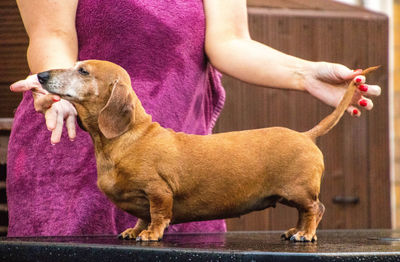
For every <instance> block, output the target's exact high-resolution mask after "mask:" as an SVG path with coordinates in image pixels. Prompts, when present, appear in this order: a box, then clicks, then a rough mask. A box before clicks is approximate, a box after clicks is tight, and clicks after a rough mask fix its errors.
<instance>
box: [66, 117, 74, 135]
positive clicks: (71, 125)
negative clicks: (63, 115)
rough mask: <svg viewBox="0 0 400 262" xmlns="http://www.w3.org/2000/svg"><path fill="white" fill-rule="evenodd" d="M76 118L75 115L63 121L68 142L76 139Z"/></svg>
mask: <svg viewBox="0 0 400 262" xmlns="http://www.w3.org/2000/svg"><path fill="white" fill-rule="evenodd" d="M75 123H76V117H75V115H69V116H68V117H67V119H66V120H65V126H66V127H67V131H68V137H69V140H71V141H74V140H75V138H76V126H75Z"/></svg>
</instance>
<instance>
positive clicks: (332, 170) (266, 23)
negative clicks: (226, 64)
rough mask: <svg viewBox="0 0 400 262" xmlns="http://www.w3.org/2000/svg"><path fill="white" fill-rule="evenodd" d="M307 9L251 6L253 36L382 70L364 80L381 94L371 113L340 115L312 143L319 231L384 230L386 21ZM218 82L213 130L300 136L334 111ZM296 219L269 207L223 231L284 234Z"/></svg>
mask: <svg viewBox="0 0 400 262" xmlns="http://www.w3.org/2000/svg"><path fill="white" fill-rule="evenodd" d="M250 2H253V3H254V1H250ZM263 2H264V3H270V4H275V3H276V4H278V3H277V2H276V1H263ZM279 2H280V1H279ZM282 2H285V3H286V4H287V3H288V2H293V3H294V2H296V3H302V2H303V3H305V2H306V1H288V2H286V1H282ZM307 2H308V1H307ZM316 2H319V1H316ZM321 2H323V1H321ZM308 3H310V2H308ZM308 3H307V4H308ZM335 4H336V3H335ZM307 8H308V7H307V6H303V7H302V8H300V9H304V12H303V11H302V10H297V11H296V12H292V11H288V10H286V9H276V8H270V6H268V4H266V6H263V7H257V8H250V9H249V27H250V30H251V35H252V37H253V38H254V39H256V40H258V41H260V42H263V43H266V44H267V45H269V46H271V47H273V48H276V49H278V50H280V51H283V52H286V53H288V54H291V55H295V56H298V57H301V58H304V59H310V60H314V61H331V62H337V63H342V64H345V65H347V66H348V67H350V68H354V69H357V68H366V67H368V66H372V65H383V67H382V68H381V69H380V70H379V71H377V72H374V73H372V74H371V75H369V76H368V82H369V83H376V84H378V85H380V86H381V87H382V89H383V90H384V91H383V94H382V95H381V96H380V97H379V98H378V99H374V104H375V107H374V110H373V111H372V112H363V115H362V117H361V118H359V119H354V118H352V117H350V116H348V115H347V114H346V115H345V116H344V117H343V119H342V120H341V122H340V123H339V124H338V125H337V126H336V127H335V128H334V129H333V130H331V131H330V132H329V133H328V134H327V135H326V136H324V137H322V138H319V140H318V146H319V147H320V149H321V151H322V152H323V153H324V156H325V167H326V171H325V175H324V178H323V181H322V186H321V201H322V202H323V203H324V204H325V206H326V208H327V211H326V213H325V215H324V218H323V219H322V222H321V224H320V228H325V229H331V228H388V227H390V226H391V221H390V212H391V211H390V174H389V148H388V145H389V138H388V106H387V103H388V96H387V92H385V90H387V87H388V81H387V75H388V55H387V50H388V48H387V43H388V42H387V28H388V20H387V18H386V17H385V16H383V15H380V14H375V13H368V15H366V14H365V12H366V11H364V10H363V11H362V12H359V11H355V10H354V8H351V11H352V12H349V9H348V7H345V8H342V9H338V11H337V12H335V13H329V15H328V16H325V15H324V14H325V13H324V12H319V11H316V10H317V9H318V8H319V7H316V8H308V9H307ZM328 9H329V8H328ZM329 10H331V9H329ZM350 14H351V15H350ZM266 70H268V68H266ZM223 83H224V86H225V88H226V91H227V101H226V105H225V108H224V111H223V112H222V115H221V117H220V119H219V121H218V123H217V126H216V127H215V131H216V132H223V131H230V130H241V129H251V128H260V127H269V126H285V127H289V128H291V129H295V130H298V131H305V130H308V129H310V128H311V127H313V126H314V125H315V124H316V123H317V122H318V121H319V120H321V119H322V118H324V117H325V116H326V115H328V114H329V113H330V112H332V110H333V109H332V108H330V107H328V106H326V105H324V104H322V103H321V102H319V101H316V99H314V98H313V97H311V96H310V95H308V94H305V93H301V92H296V91H286V90H275V89H268V88H262V87H255V86H252V85H248V84H245V83H242V82H240V81H237V80H234V79H232V78H230V77H227V76H224V80H223ZM353 196H354V197H358V198H359V202H358V203H357V204H335V203H333V201H332V199H333V198H334V197H353ZM296 213H297V212H296V210H295V209H292V208H287V207H283V206H281V205H278V207H277V208H276V209H269V210H265V211H260V212H256V213H252V214H249V215H246V216H243V217H241V218H238V219H230V220H228V229H229V230H271V229H273V230H275V229H279V230H282V229H287V228H288V227H291V226H293V225H294V224H295V223H296V218H297V214H296Z"/></svg>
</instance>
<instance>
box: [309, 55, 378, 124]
mask: <svg viewBox="0 0 400 262" xmlns="http://www.w3.org/2000/svg"><path fill="white" fill-rule="evenodd" d="M361 71H362V70H361V69H358V70H354V71H353V70H350V69H349V68H347V67H346V66H344V65H340V64H334V63H326V62H315V63H311V64H310V66H309V67H308V68H307V69H305V72H303V74H302V75H303V76H304V83H303V85H304V88H305V90H307V91H308V92H309V93H310V94H312V95H313V96H315V97H316V98H318V99H320V100H321V101H323V102H324V103H326V104H328V105H330V106H333V107H336V106H337V105H338V104H339V102H340V100H341V99H342V97H343V95H344V93H345V92H346V88H347V86H348V84H349V82H350V81H351V80H352V79H354V78H356V80H357V81H356V83H357V84H358V89H357V91H356V93H355V94H354V96H353V100H352V105H351V106H349V107H348V109H347V112H348V113H350V114H351V115H353V116H357V117H358V116H360V115H361V111H360V108H364V109H366V110H371V109H372V108H373V106H374V104H373V103H372V100H371V99H369V98H367V96H368V97H371V96H379V95H380V94H381V88H380V87H379V86H377V85H367V84H365V77H364V76H362V75H359V74H360V73H361Z"/></svg>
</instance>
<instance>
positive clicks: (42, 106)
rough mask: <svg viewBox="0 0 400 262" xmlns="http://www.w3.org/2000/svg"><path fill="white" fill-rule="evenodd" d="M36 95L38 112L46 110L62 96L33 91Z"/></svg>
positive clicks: (35, 104)
mask: <svg viewBox="0 0 400 262" xmlns="http://www.w3.org/2000/svg"><path fill="white" fill-rule="evenodd" d="M32 94H33V96H34V103H33V104H34V107H35V110H36V111H37V112H42V113H43V112H45V111H46V110H48V109H49V108H50V107H51V106H52V105H53V104H54V103H55V102H58V101H60V97H59V96H57V95H50V94H49V95H41V94H37V93H35V92H33V93H32Z"/></svg>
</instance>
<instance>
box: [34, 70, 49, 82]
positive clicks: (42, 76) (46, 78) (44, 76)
mask: <svg viewBox="0 0 400 262" xmlns="http://www.w3.org/2000/svg"><path fill="white" fill-rule="evenodd" d="M37 78H38V80H39V83H41V84H42V85H43V84H46V83H47V81H49V79H50V73H49V71H46V72H42V73H39V74H37Z"/></svg>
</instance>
